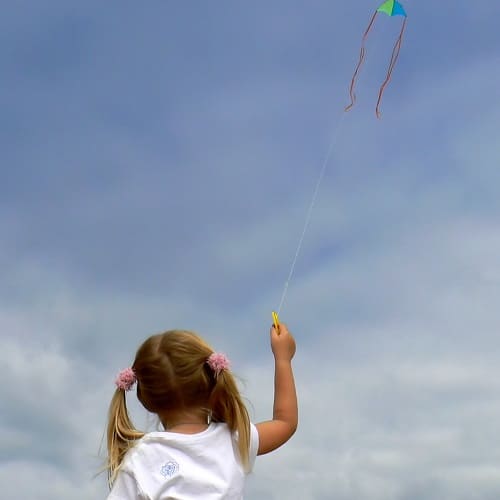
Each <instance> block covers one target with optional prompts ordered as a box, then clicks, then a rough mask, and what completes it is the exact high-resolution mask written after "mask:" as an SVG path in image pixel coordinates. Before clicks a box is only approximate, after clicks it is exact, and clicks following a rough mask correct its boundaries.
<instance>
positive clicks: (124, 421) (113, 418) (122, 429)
mask: <svg viewBox="0 0 500 500" xmlns="http://www.w3.org/2000/svg"><path fill="white" fill-rule="evenodd" d="M143 436H144V433H142V432H140V431H138V430H137V429H135V428H134V426H133V425H132V421H131V420H130V417H129V415H128V411H127V402H126V399H125V390H123V389H119V388H118V389H116V391H115V393H114V394H113V398H112V399H111V403H110V405H109V413H108V430H107V443H108V462H107V469H108V482H109V485H110V487H111V486H112V484H113V482H114V480H115V479H116V475H117V473H118V468H119V467H120V464H121V463H122V460H123V457H124V456H125V453H127V451H128V450H129V448H131V447H132V446H133V445H134V442H135V441H136V440H137V439H140V438H142V437H143Z"/></svg>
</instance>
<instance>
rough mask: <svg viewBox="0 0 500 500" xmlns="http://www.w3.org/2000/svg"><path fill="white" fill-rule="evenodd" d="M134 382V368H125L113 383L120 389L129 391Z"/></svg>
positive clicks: (135, 378)
mask: <svg viewBox="0 0 500 500" xmlns="http://www.w3.org/2000/svg"><path fill="white" fill-rule="evenodd" d="M136 382H137V377H136V376H135V373H134V370H132V368H125V369H124V370H122V371H121V372H120V373H119V374H118V375H117V377H116V380H115V385H116V387H118V389H120V390H122V391H130V389H132V386H133V385H134V384H135V383H136Z"/></svg>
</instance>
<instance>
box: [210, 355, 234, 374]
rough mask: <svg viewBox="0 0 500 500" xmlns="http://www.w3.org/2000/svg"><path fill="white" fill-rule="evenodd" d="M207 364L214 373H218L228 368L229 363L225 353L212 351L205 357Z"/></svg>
mask: <svg viewBox="0 0 500 500" xmlns="http://www.w3.org/2000/svg"><path fill="white" fill-rule="evenodd" d="M207 364H208V366H210V368H212V370H213V371H214V373H215V375H219V373H220V372H221V371H224V370H229V367H230V363H229V359H227V357H226V355H225V354H222V353H220V352H213V353H212V354H210V356H209V357H208V359H207Z"/></svg>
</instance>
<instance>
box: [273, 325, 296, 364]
mask: <svg viewBox="0 0 500 500" xmlns="http://www.w3.org/2000/svg"><path fill="white" fill-rule="evenodd" d="M270 333H271V349H272V351H273V354H274V359H275V360H276V361H291V360H292V358H293V356H294V355H295V349H296V347H295V340H294V338H293V336H292V334H291V333H290V332H289V331H288V328H287V326H286V325H285V324H284V323H280V325H279V326H278V330H276V327H275V326H274V325H273V326H271V332H270Z"/></svg>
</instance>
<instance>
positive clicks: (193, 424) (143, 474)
mask: <svg viewBox="0 0 500 500" xmlns="http://www.w3.org/2000/svg"><path fill="white" fill-rule="evenodd" d="M270 334H271V348H272V351H273V354H274V359H275V378H274V408H273V419H272V420H269V421H267V422H262V423H259V424H257V425H253V424H252V423H250V420H249V417H248V412H247V409H246V408H245V405H244V404H243V401H242V398H241V396H240V394H239V392H238V388H237V386H236V383H235V380H234V378H233V375H232V374H231V371H230V369H229V368H230V367H229V361H228V359H227V358H226V357H225V356H224V355H223V354H219V353H215V352H214V351H213V350H212V348H211V347H210V346H209V345H208V344H206V343H205V341H204V340H203V339H201V338H200V337H198V336H197V335H195V334H194V333H191V332H187V331H179V330H172V331H168V332H166V333H163V334H159V335H154V336H152V337H150V338H149V339H147V340H146V341H145V342H144V343H143V344H142V346H141V347H139V350H138V351H137V354H136V356H135V361H134V363H133V365H132V367H131V368H127V369H125V370H123V371H122V372H120V374H119V375H118V377H117V379H116V385H117V389H116V391H115V394H114V396H113V399H112V401H111V405H110V408H109V421H108V431H107V441H108V472H109V481H110V486H111V493H110V495H109V496H108V500H128V499H130V500H132V499H134V500H135V499H148V500H167V499H169V500H174V499H182V500H187V499H193V498H195V499H197V500H200V499H203V500H216V499H231V500H235V499H242V498H243V487H244V480H245V476H246V474H248V473H249V472H250V471H251V470H252V467H253V464H254V461H255V457H256V455H262V454H264V453H268V452H270V451H273V450H275V449H276V448H278V447H279V446H281V445H282V444H284V443H285V442H286V441H288V440H289V439H290V437H291V436H292V435H293V433H294V432H295V429H296V428H297V418H298V416H297V414H298V410H297V396H296V392H295V383H294V379H293V372H292V365H291V361H292V358H293V356H294V354H295V341H294V339H293V337H292V335H291V334H290V333H289V332H288V329H287V327H286V326H285V325H284V324H281V325H280V326H279V327H278V330H277V329H276V328H275V327H274V326H273V327H271V332H270ZM135 383H137V397H138V399H139V401H140V402H141V403H142V404H143V406H144V407H145V408H146V409H147V410H148V411H150V412H152V413H156V414H157V415H158V417H159V419H160V421H161V423H162V425H163V428H164V429H165V430H164V431H162V432H150V433H147V434H144V433H142V432H140V431H138V430H136V429H135V428H134V427H133V425H132V423H131V421H130V418H129V416H128V413H127V406H126V402H125V392H126V391H128V390H130V389H131V388H132V386H133V385H134V384H135Z"/></svg>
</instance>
